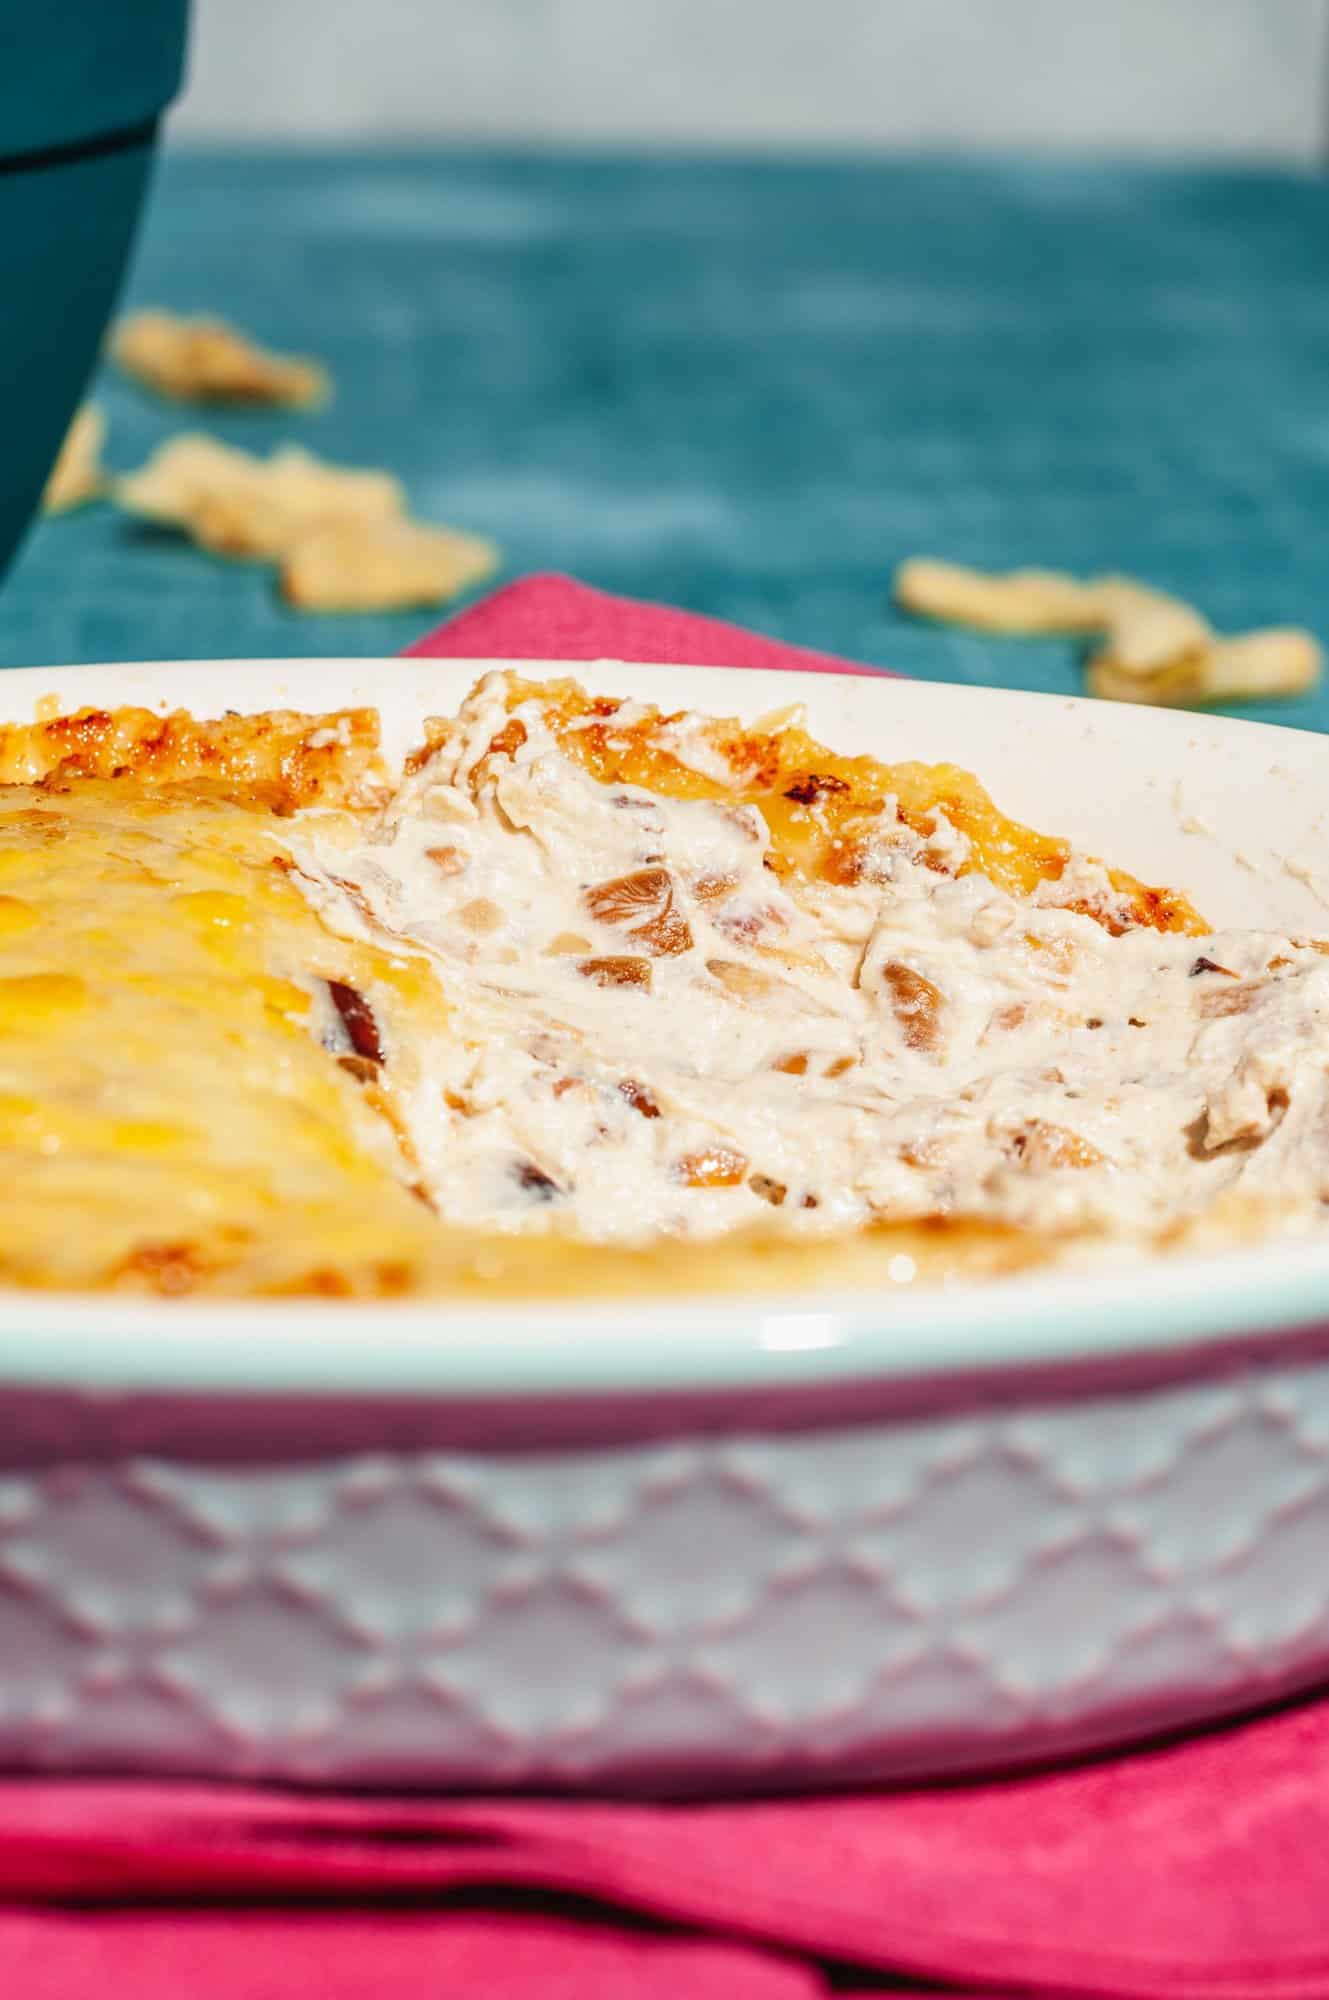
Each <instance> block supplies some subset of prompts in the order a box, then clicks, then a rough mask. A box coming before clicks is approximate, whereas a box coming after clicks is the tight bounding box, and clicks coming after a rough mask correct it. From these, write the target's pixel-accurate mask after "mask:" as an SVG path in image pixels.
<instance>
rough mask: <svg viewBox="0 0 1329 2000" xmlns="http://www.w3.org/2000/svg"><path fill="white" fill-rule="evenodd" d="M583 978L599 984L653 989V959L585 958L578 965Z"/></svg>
mask: <svg viewBox="0 0 1329 2000" xmlns="http://www.w3.org/2000/svg"><path fill="white" fill-rule="evenodd" d="M577 970H578V972H580V974H581V976H582V978H583V979H593V980H594V981H595V983H596V985H597V986H640V987H641V988H642V989H643V991H645V992H647V993H649V992H650V990H651V961H650V960H649V959H648V958H584V959H583V960H582V961H581V964H580V965H579V966H578V967H577Z"/></svg>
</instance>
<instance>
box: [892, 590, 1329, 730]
mask: <svg viewBox="0 0 1329 2000" xmlns="http://www.w3.org/2000/svg"><path fill="white" fill-rule="evenodd" d="M895 595H896V600H897V602H898V603H899V604H901V605H902V606H903V607H904V608H905V609H906V610H910V611H916V612H920V613H922V614H923V615H925V616H927V617H930V618H939V619H944V620H947V621H949V622H952V623H956V624H964V625H973V626H976V627H977V628H979V629H980V630H983V631H989V632H1003V633H1024V634H1036V633H1049V632H1065V633H1080V632H1093V631H1098V632H1101V633H1102V634H1103V639H1102V643H1101V645H1100V646H1098V647H1097V648H1096V649H1094V650H1093V652H1092V653H1091V655H1090V657H1089V660H1088V662H1087V666H1086V679H1087V685H1088V689H1089V692H1090V694H1093V695H1097V696H1099V697H1100V698H1102V699H1104V700H1107V701H1131V702H1147V703H1151V704H1153V705H1155V706H1162V707H1172V706H1175V707H1186V706H1192V705H1195V704H1199V703H1204V702H1215V701H1243V700H1246V701H1248V700H1253V699H1259V698H1261V697H1269V696H1288V695H1297V694H1304V693H1306V692H1307V691H1308V690H1309V689H1310V688H1313V687H1314V686H1315V685H1316V682H1317V681H1318V679H1319V676H1320V670H1321V664H1322V655H1321V650H1320V647H1319V644H1318V643H1317V641H1316V640H1315V639H1314V638H1313V637H1312V636H1311V634H1310V633H1309V632H1304V631H1301V630H1298V629H1296V628H1293V627H1288V628H1271V629H1269V630H1266V631H1258V632H1247V633H1242V634H1240V635H1238V636H1236V637H1233V638H1225V637H1223V636H1222V635H1220V634H1219V633H1217V632H1215V631H1214V630H1213V628H1212V626H1211V625H1210V624H1209V623H1208V621H1207V620H1206V619H1205V618H1203V617H1202V616H1201V615H1200V613H1199V612H1198V611H1196V610H1195V609H1194V607H1193V606H1192V605H1189V604H1186V603H1184V602H1183V601H1182V600H1181V599H1180V598H1177V597H1172V596H1170V595H1169V594H1168V593H1167V592H1166V591H1161V590H1155V589H1153V588H1152V587H1151V586H1150V585H1148V584H1144V583H1138V582H1136V581H1135V580H1134V579H1133V578H1130V577H1121V576H1102V577H1094V578H1091V579H1090V580H1089V581H1087V582H1084V581H1081V580H1079V579H1078V578H1076V577H1072V576H1067V575H1064V574H1063V573H1062V572H1060V571H1057V570H1012V571H1009V572H1006V573H1004V574H1001V573H994V574H990V573H988V572H986V571H983V570H972V569H966V568H964V567H963V566H961V565H960V564H957V563H945V562H938V561H934V560H932V559H931V558H928V557H913V558H911V559H910V560H909V561H908V562H905V563H902V564H901V565H900V567H899V569H898V570H897V571H896V576H895Z"/></svg>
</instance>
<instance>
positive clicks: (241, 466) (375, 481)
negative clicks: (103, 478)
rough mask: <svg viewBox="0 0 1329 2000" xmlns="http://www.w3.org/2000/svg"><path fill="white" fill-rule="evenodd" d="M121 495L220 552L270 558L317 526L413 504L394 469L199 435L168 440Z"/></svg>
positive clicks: (127, 503)
mask: <svg viewBox="0 0 1329 2000" xmlns="http://www.w3.org/2000/svg"><path fill="white" fill-rule="evenodd" d="M115 498H116V500H117V501H118V503H119V505H120V506H122V507H124V508H126V509H127V510H128V511H129V512H130V513H133V514H139V515H141V516H143V517H144V518H146V519H148V520H153V521H160V522H162V523H164V524H165V525H167V526H170V527H174V528H179V529H180V530H182V532H184V533H185V534H187V535H189V536H190V537H191V538H192V539H193V540H194V541H196V542H197V543H198V544H199V545H200V546H201V547H202V548H205V549H211V550H212V551H213V552H214V553H215V554H217V555H229V556H249V557H256V558H267V559H269V560H274V559H279V558H280V557H282V556H284V555H285V554H286V553H287V552H288V551H289V550H290V549H292V548H294V547H295V545H296V543H297V542H299V541H301V540H303V539H304V538H306V537H307V536H309V535H310V534H311V533H312V532H313V531H314V530H315V529H318V528H323V527H329V526H332V525H335V524H337V523H339V522H345V521H372V520H385V519H394V518H396V519H399V518H400V517H401V516H402V515H403V514H404V512H405V506H406V496H405V493H404V492H403V490H402V486H401V483H400V481H399V480H397V479H394V478H393V476H392V475H391V473H387V472H376V471H360V470H357V469H354V468H352V467H349V466H337V465H328V464H326V463H325V462H324V461H323V460H322V459H318V458H315V457H314V455H313V454H312V453H311V452H307V451H304V450H302V449H301V448H300V447H299V446H298V445H287V446H285V447H284V448H283V449H281V450H279V451H276V452H274V453H273V454H272V456H271V458H267V459H263V458H257V457H255V456H254V455H253V454H251V453H250V452H246V451H240V450H238V449H237V448H236V447H235V446H233V445H227V444H222V443H221V442H220V441H219V440H218V439H216V438H211V437H206V436H204V435H202V434H201V433H193V432H187V433H183V434H181V435H179V436H177V437H173V438H168V439H167V441H166V442H165V444H163V445H161V446H160V447H159V448H158V449H157V451H155V452H154V453H153V455H152V457H151V458H150V459H149V460H148V461H147V463H146V464H145V465H143V466H142V467H141V468H140V469H139V471H137V472H135V473H130V474H129V475H128V477H126V478H124V479H121V480H119V481H118V482H117V484H116V487H115Z"/></svg>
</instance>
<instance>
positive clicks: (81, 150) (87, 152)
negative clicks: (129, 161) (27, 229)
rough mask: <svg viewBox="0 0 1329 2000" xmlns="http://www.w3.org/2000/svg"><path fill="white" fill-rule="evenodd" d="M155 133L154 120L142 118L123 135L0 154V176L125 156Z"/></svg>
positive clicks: (115, 133) (155, 124)
mask: <svg viewBox="0 0 1329 2000" xmlns="http://www.w3.org/2000/svg"><path fill="white" fill-rule="evenodd" d="M156 133H157V119H156V118H155V117H154V118H144V119H142V120H140V122H139V123H138V124H137V125H130V126H127V127H126V128H125V130H124V131H123V132H107V133H106V134H105V135H104V136H102V137H101V138H97V139H74V140H71V141H70V143H69V144H68V145H65V146H44V147H42V148H41V150H40V151H39V152H33V153H4V154H0V174H27V173H32V172H34V171H36V170H39V169H41V168H42V167H71V166H74V165H76V164H77V162H78V161H80V160H92V159H99V158H100V157H101V155H102V154H104V153H128V152H131V151H132V150H133V149H134V148H135V147H136V146H150V145H151V144H152V142H153V139H154V138H155V137H156Z"/></svg>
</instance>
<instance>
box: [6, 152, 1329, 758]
mask: <svg viewBox="0 0 1329 2000" xmlns="http://www.w3.org/2000/svg"><path fill="white" fill-rule="evenodd" d="M133 290H134V293H135V295H136V297H137V298H138V299H139V300H140V301H144V302H147V301H152V302H160V303H165V304H169V305H171V306H176V307H180V308H183V309H197V308H213V309H218V310H223V311H225V312H227V313H229V314H231V315H233V316H234V317H235V318H237V319H239V320H241V321H244V322H246V323H248V324H250V325H251V326H252V327H253V328H254V329H255V330H256V331H259V332H260V333H262V334H264V335H266V336H267V337H269V338H271V339H272V340H274V341H276V342H279V343H283V344H289V345H290V346H292V347H296V348H301V347H305V348H309V349H310V350H312V351H314V352H317V353H319V354H321V355H323V356H325V357H326V358H327V360H328V361H329V362H330V363H331V364H332V366H333V368H334V370H335V372H336V375H337V378H338V383H339V395H338V398H337V400H336V402H335V403H334V405H333V406H332V407H331V408H330V409H329V410H328V411H326V412H325V413H322V414H319V415H315V416H309V417H305V418H291V417H274V416H270V415H233V416H229V417H224V418H221V419H219V420H213V419H211V418H204V419H203V422H204V423H205V424H206V427H208V428H210V429H213V430H215V431H216V432H218V433H219V434H221V435H223V436H226V437H228V438H231V439H233V440H235V441H238V442H243V443H247V444H250V445H253V446H255V447H258V448H261V449H267V448H269V447H270V446H271V445H273V444H275V443H277V442H279V441H282V440H284V439H298V440H299V441H301V442H303V443H305V444H307V445H309V446H310V447H311V448H312V449H314V450H316V451H319V452H323V453H326V454H327V455H329V456H330V457H333V458H340V459H345V460H348V461H352V462H357V461H358V462H362V463H369V464H374V463H382V464H387V465H390V466H392V467H394V468H395V469H396V470H398V471H399V472H401V473H402V474H403V476H404V477H405V478H406V480H407V482H408V484H409V486H410V488H411V492H412V497H413V499H414V502H415V504H416V506H417V508H418V509H419V511H420V512H422V513H423V514H426V515H430V516H434V517H437V518H439V519H442V520H450V521H454V522H456V523H458V524H461V525H464V526H466V527H470V528H474V529H478V530H482V531H484V532H486V533H488V534H491V535H493V536H495V537H496V538H497V539H498V540H499V541H500V542H501V543H502V545H503V547H504V549H505V552H506V557H507V569H506V572H505V573H506V574H508V575H515V574H519V573H520V572H522V571H526V570H531V569H537V568H538V569H548V568H562V569H567V570H571V571H573V572H575V573H576V574H578V575H579V576H582V577H584V578H585V579H586V580H587V581H590V582H593V583H597V584H600V585H602V586H604V587H606V588H609V589H617V590H624V591H631V592H635V593H637V594H639V595H642V596H654V597H659V598H666V599H671V600H673V601H675V602H678V603H681V604H685V605H688V606H691V607H693V608H695V609H698V610H704V611H710V612H713V613H716V614H718V615H721V616H724V617H729V618H734V619H737V620H740V621H742V622H745V623H749V624H751V625H754V626H757V627H759V628H761V629H762V630H764V631H767V632H772V633H775V634H777V635H779V636H783V637H786V638H789V639H794V640H798V641H800V642H802V643H805V644H810V645H814V646H821V647H826V648H830V649H832V650H838V651H840V652H843V653H846V654H851V655H855V656H857V657H859V658H863V659H867V660H872V661H875V662H879V663H881V664H883V665H891V666H894V667H897V668H900V669H903V670H904V671H906V672H908V673H912V674H917V675H921V676H925V677H932V678H938V679H944V680H952V681H971V682H997V683H1003V684H1006V685H1010V686H1020V687H1030V688H1043V689H1052V690H1064V691H1067V692H1070V691H1073V690H1075V689H1076V688H1077V687H1078V686H1079V676H1078V671H1077V667H1076V655H1075V650H1074V648H1073V647H1071V646H1069V645H1063V644H1061V643H1059V642H1055V641H1046V640H1045V641H1039V642H1015V641H1005V642H999V641H996V640H990V639H983V638H979V637H975V636H973V635H968V634H962V633H955V632H949V631H943V630H940V629H937V628H932V627H927V626H923V625H917V624H912V623H910V622H908V621H906V620H904V619H902V618H900V617H898V616H897V615H895V614H894V613H892V612H891V610H890V608H889V606H888V604H887V596H886V592H887V580H888V578H889V575H890V572H891V569H892V566H893V565H894V563H895V562H897V561H898V560H899V559H900V558H901V557H903V556H905V555H908V554H910V553H913V552H916V551H920V550H925V551H932V552H935V553H939V554H944V555H948V556H951V557H954V558H956V559H959V560H966V561H972V562H975V563H981V564H994V565H1000V564H1009V563H1021V562H1033V563H1040V564H1051V565H1064V566H1066V567H1068V568H1070V569H1077V570H1078V569H1095V568H1112V569H1122V570H1129V571H1133V572H1136V573H1138V574H1140V575H1142V576H1145V577H1147V578H1149V579H1151V580H1153V581H1155V582H1157V583H1159V584H1162V585H1165V586H1168V587H1171V588H1173V589H1176V590H1179V591H1181V592H1182V593H1184V594H1187V595H1191V596H1193V597H1194V598H1195V599H1196V600H1197V601H1198V602H1199V603H1200V604H1201V605H1202V606H1203V607H1204V608H1205V609H1206V610H1207V611H1208V612H1209V613H1210V614H1211V616H1212V617H1213V618H1214V619H1215V621H1216V622H1217V623H1219V624H1220V625H1226V626H1232V627H1238V626H1242V625H1246V624H1251V623H1256V622H1260V621H1269V620H1277V621H1280V622H1300V623H1306V624H1308V625H1310V626H1311V627H1312V628H1314V629H1316V630H1317V631H1318V632H1319V633H1320V634H1321V636H1322V637H1324V638H1326V639H1329V559H1327V552H1326V541H1327V539H1329V182H1323V181H1320V180H1318V179H1314V178H1311V177H1299V176H1296V175H1291V174H1281V173H1274V172H1236V171H1214V172H1198V171H1193V170H1189V171H1182V170H1150V169H1138V168H1137V169H1113V168H1107V167H1101V166H1092V165H1077V166H1049V165H1010V164H1008V165H1002V166H992V165H982V164H972V165H958V164H947V163H926V164H925V163H919V162H893V163H892V162H877V163H870V164H869V163H858V164H855V163H841V164H816V163H803V164H799V165H786V164H777V165H769V164H768V165H759V164H755V163H747V164H744V163H735V162H729V163H722V162H691V163H689V162H679V161H664V160H659V161H644V160H635V161H634V160H626V159H621V158H613V157H602V158H598V159H593V160H580V161H578V160H568V159H563V160H557V159H556V160H545V159H540V158H536V157H527V158H511V157H491V156H479V155H474V154H472V155H455V156H449V155H446V154H436V155H429V156H422V155H409V156H397V157H396V158H382V157H380V158H355V157H349V158H348V157H345V156H342V157H338V156H333V155H328V156H318V155H303V156H295V157H289V156H288V157H286V158H280V157H278V158H271V157H270V158H262V157H258V156H254V155H250V154H241V155H232V156H212V157H205V156H180V157H174V158H169V159H168V160H167V161H166V163H165V165H164V170H163V172H162V175H161V177H160V183H159V186H158V189H157V193H156V196H155V201H154V205H153V208H152V212H151V218H150V224H149V227H148V229H147V232H146V237H145V241H144V244H143V248H142V254H141V257H140V260H139V265H138V269H137V272H136V276H135V279H134V285H133ZM105 400H106V407H107V410H108V413H109V415H110V418H111V425H112V437H111V447H110V453H111V458H112V460H113V462H114V463H115V464H117V465H119V466H123V467H127V466H130V465H132V464H135V463H137V462H138V461H139V460H140V459H141V458H142V456H143V455H144V454H145V453H146V452H147V451H148V450H149V449H150V448H151V446H152V445H153V444H154V443H156V442H157V441H158V440H159V439H160V438H161V437H163V436H165V435H166V434H167V433H168V432H169V431H171V430H172V429H176V428H179V426H180V424H181V422H182V420H183V421H188V422H191V423H193V422H196V421H198V419H197V418H196V417H195V416H194V415H193V414H192V413H185V416H184V417H183V419H182V414H181V413H180V412H178V411H172V410H168V409H163V408H162V407H161V406H159V405H156V404H154V403H153V402H152V401H151V400H150V399H148V398H146V397H144V396H142V395H141V394H139V393H138V392H136V391H135V390H133V389H131V388H130V387H128V386H126V385H123V384H119V383H115V384H108V385H107V389H106V395H105ZM428 622H429V621H428V619H422V618H420V617H419V616H418V615H413V614H406V615H403V616H393V617H374V618H358V617H354V618H337V619H332V618H302V617H300V616H298V615H297V614H294V613H292V612H289V611H287V610H285V609H284V608H283V607H282V605H281V604H280V602H279V600H278V599H277V597H276V595H275V592H274V590H273V587H272V582H271V578H270V576H269V575H268V574H267V572H265V571H264V570H262V569H259V568H247V567H239V566H232V565H227V564H223V563H221V562H218V561H215V560H212V559H210V558H208V557H206V556H203V555H200V554H198V553H196V552H194V551H192V550H190V549H188V548H185V547H182V546H179V545H177V544H175V543H173V542H172V541H170V540H168V539H164V538H162V537H158V536H149V535H145V534H144V533H143V532H142V531H140V530H136V529H134V528H133V527H132V526H131V525H129V524H127V523H125V522H124V521H121V520H118V519H117V518H116V517H115V516H114V515H113V514H112V513H111V512H110V511H109V510H104V509H98V510H95V511H92V512H89V513H87V514H85V515H83V516H81V517H78V518H73V519H67V520H63V521H58V522H53V523H46V524H43V525H42V526H41V527H40V528H39V529H38V530H37V532H36V533H35V535H34V536H33V538H32V540H31V542H30V544H29V546H28V548H27V550H26V552H25V554H24V555H23V557H22V559H21V561H20V563H19V564H18V566H17V568H16V569H15V571H14V573H13V574H12V577H11V579H10V581H9V583H8V584H7V586H6V587H5V589H4V591H3V592H0V660H2V661H3V662H4V663H6V664H9V665H16V664H20V663H25V662H28V663H38V664H40V663H55V662H61V661H77V660H89V659H96V658H117V657H120V658H123V657H135V656H143V657H148V658H170V657H175V656H188V657H203V656H206V655H210V654H220V655H227V656H239V655H245V654H250V655H253V654H267V653H272V654H285V655H290V654H318V653H333V652H336V653H346V652H350V653H364V654H370V653H382V652H392V651H395V650H396V649H397V648H399V647H400V646H402V645H403V644H405V643H406V641H407V640H409V639H410V638H411V637H413V636H414V635H415V634H416V633H417V632H418V631H419V630H420V629H421V628H422V626H423V625H425V624H427V623H428ZM311 692H312V690H311ZM1246 712H1248V713H1250V714H1252V715H1257V716H1261V717H1263V718H1265V719H1269V720H1276V721H1287V722H1293V723H1298V724H1301V725H1303V726H1313V727H1321V726H1326V725H1329V693H1322V694H1321V695H1319V696H1317V697H1316V698H1314V699H1313V700H1307V701H1302V702H1298V703H1294V704H1291V705H1288V706H1277V705H1266V706H1258V707H1253V708H1251V709H1250V710H1248V711H1246Z"/></svg>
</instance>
